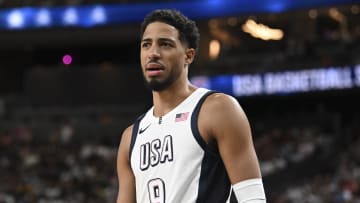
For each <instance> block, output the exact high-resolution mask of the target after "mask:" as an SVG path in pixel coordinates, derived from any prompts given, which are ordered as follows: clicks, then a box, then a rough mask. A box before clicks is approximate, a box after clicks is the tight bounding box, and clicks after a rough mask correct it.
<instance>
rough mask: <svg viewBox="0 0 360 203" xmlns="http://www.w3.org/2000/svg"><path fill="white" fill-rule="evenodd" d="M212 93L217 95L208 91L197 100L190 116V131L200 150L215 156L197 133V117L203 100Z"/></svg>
mask: <svg viewBox="0 0 360 203" xmlns="http://www.w3.org/2000/svg"><path fill="white" fill-rule="evenodd" d="M214 93H219V92H216V91H209V92H207V93H206V94H205V95H204V96H202V98H201V99H200V100H199V102H198V103H197V105H196V106H195V109H194V111H193V113H192V115H191V130H192V133H193V135H194V137H195V140H196V141H197V142H198V144H199V145H200V146H201V148H202V149H203V150H204V151H206V152H208V153H210V154H212V155H214V156H216V155H217V154H218V153H217V151H216V150H215V149H213V148H211V147H210V146H209V145H208V144H207V143H206V142H205V140H204V139H203V138H202V136H201V135H200V131H199V126H198V117H199V113H200V109H201V106H202V104H203V103H204V101H205V99H206V98H207V97H208V96H209V95H211V94H214Z"/></svg>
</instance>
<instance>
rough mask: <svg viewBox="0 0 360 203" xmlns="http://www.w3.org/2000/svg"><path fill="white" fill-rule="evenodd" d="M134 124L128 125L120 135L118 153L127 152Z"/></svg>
mask: <svg viewBox="0 0 360 203" xmlns="http://www.w3.org/2000/svg"><path fill="white" fill-rule="evenodd" d="M133 127H134V125H130V126H128V127H127V128H126V129H125V130H124V131H123V133H122V135H121V141H120V146H119V153H120V152H123V153H128V152H129V148H130V142H131V136H132V131H133Z"/></svg>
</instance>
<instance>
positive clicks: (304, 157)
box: [0, 110, 360, 203]
mask: <svg viewBox="0 0 360 203" xmlns="http://www.w3.org/2000/svg"><path fill="white" fill-rule="evenodd" d="M68 112H71V110H70V111H68ZM83 112H86V111H83ZM32 114H33V115H34V116H31V114H28V115H27V116H24V115H18V116H10V117H9V114H5V116H4V115H3V116H2V117H1V116H0V120H1V122H0V174H2V175H1V176H0V183H1V184H0V202H1V203H15V202H16V203H21V202H26V203H31V202H39V203H65V202H66V203H81V202H89V203H91V202H94V203H95V202H96V203H98V202H104V203H105V202H109V203H110V202H115V199H116V193H117V189H118V188H117V176H116V154H117V147H118V144H119V141H120V134H121V131H122V129H123V128H124V126H126V125H128V124H129V123H130V122H131V120H132V119H133V118H135V115H131V116H129V115H125V114H124V115H123V117H125V118H126V119H129V120H127V123H124V122H125V120H123V121H121V119H117V118H116V116H119V115H111V114H87V115H85V116H84V115H82V116H79V115H76V116H74V115H72V114H71V113H69V114H68V115H67V116H64V115H62V116H59V115H56V114H55V115H52V113H51V111H49V113H48V114H47V116H44V114H41V116H39V114H37V115H36V116H35V114H34V112H33V113H32ZM289 116H291V117H292V122H289V118H288V117H289ZM16 117H17V118H16ZM281 117H282V116H279V117H276V116H275V117H274V118H273V121H269V120H267V119H263V120H259V121H258V122H255V123H254V125H253V128H254V129H253V130H254V144H255V147H256V150H257V153H258V157H259V160H260V165H261V170H262V174H263V176H264V183H265V188H266V192H267V194H268V198H269V199H268V200H269V201H268V202H275V203H298V202H299V203H300V202H301V203H320V202H329V203H332V202H333V203H356V202H360V190H359V188H358V186H359V184H360V167H359V162H360V139H359V138H358V137H359V136H358V135H359V133H360V128H359V127H357V123H358V121H359V120H355V121H353V122H352V123H351V124H348V125H347V126H342V125H341V124H340V125H339V122H340V123H341V121H340V120H339V117H338V115H335V114H326V115H316V114H311V113H310V114H301V116H295V115H293V114H291V115H288V117H283V118H282V119H281ZM321 118H322V121H321V120H319V119H321ZM316 121H319V122H316ZM121 122H122V123H121ZM291 123H292V124H291Z"/></svg>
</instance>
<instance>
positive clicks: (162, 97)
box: [153, 83, 196, 117]
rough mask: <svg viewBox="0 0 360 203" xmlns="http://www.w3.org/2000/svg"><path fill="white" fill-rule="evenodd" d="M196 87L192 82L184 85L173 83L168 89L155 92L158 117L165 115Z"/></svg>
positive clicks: (155, 111)
mask: <svg viewBox="0 0 360 203" xmlns="http://www.w3.org/2000/svg"><path fill="white" fill-rule="evenodd" d="M195 89H196V87H195V86H193V85H192V84H190V83H187V84H186V85H182V86H180V87H179V86H176V85H173V86H171V87H169V88H167V89H166V90H163V91H157V92H153V104H154V114H155V116H157V117H160V116H164V115H165V114H166V113H168V112H170V111H171V110H172V109H174V108H175V107H176V106H177V105H179V104H180V103H181V102H182V101H184V100H185V99H186V98H187V97H188V96H189V95H190V94H191V93H193V92H194V91H195Z"/></svg>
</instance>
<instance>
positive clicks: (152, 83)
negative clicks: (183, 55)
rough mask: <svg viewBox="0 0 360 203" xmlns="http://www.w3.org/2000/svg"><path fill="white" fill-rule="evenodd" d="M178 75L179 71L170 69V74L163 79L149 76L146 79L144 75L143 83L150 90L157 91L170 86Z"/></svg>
mask: <svg viewBox="0 0 360 203" xmlns="http://www.w3.org/2000/svg"><path fill="white" fill-rule="evenodd" d="M179 76H180V74H179V73H175V71H171V72H170V75H169V76H168V77H167V78H165V80H160V79H158V78H156V77H154V78H150V79H149V80H147V79H146V78H145V76H144V77H143V78H144V81H145V85H146V86H147V87H148V88H149V89H150V90H152V91H157V92H159V91H163V90H165V89H167V88H168V87H170V86H171V85H172V84H173V83H174V82H175V81H176V80H177V79H178V78H179Z"/></svg>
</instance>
